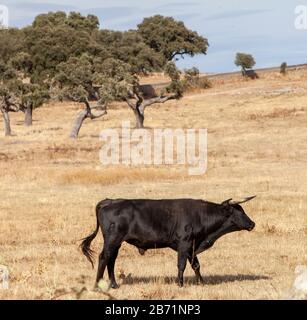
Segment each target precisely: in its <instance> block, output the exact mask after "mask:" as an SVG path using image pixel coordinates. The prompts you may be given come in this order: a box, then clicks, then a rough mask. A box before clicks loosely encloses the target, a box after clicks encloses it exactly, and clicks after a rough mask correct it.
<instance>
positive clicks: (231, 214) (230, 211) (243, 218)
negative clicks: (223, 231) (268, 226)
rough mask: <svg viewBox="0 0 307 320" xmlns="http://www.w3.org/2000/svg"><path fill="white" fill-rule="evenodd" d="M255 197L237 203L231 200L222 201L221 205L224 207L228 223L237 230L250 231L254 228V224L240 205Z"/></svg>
mask: <svg viewBox="0 0 307 320" xmlns="http://www.w3.org/2000/svg"><path fill="white" fill-rule="evenodd" d="M255 197H256V196H252V197H247V198H244V199H241V200H238V201H235V200H233V199H228V200H225V201H223V202H222V203H221V204H222V206H223V207H224V212H225V214H226V216H227V220H228V222H229V223H231V224H233V225H235V226H236V227H237V228H238V229H239V230H248V231H252V230H253V229H254V227H255V222H253V221H252V220H251V219H250V218H249V217H248V216H247V214H246V213H245V212H244V210H243V208H242V207H241V206H240V204H242V203H245V202H247V201H250V200H252V199H253V198H255Z"/></svg>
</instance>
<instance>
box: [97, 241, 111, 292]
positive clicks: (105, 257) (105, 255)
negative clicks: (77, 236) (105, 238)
mask: <svg viewBox="0 0 307 320" xmlns="http://www.w3.org/2000/svg"><path fill="white" fill-rule="evenodd" d="M109 259H110V253H109V248H106V246H104V247H103V250H102V252H101V253H100V255H99V263H98V270H97V276H96V283H95V288H97V287H98V282H99V280H101V279H103V275H104V271H105V268H106V266H107V264H108V261H109Z"/></svg>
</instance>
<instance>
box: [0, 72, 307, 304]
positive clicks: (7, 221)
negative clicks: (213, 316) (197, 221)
mask: <svg viewBox="0 0 307 320" xmlns="http://www.w3.org/2000/svg"><path fill="white" fill-rule="evenodd" d="M79 108H80V106H78V105H77V104H62V105H61V104H50V105H48V106H45V107H43V108H40V109H38V110H36V111H35V113H34V120H35V121H34V124H33V126H32V127H28V128H27V127H24V126H23V124H22V120H23V114H11V122H12V129H13V132H14V134H15V135H14V136H13V137H10V138H3V137H2V136H1V138H0V194H1V200H0V265H6V266H8V268H9V271H10V287H9V289H8V290H0V299H76V298H80V299H107V298H108V296H107V295H105V294H103V293H98V292H94V291H92V288H93V284H94V280H95V275H96V270H92V269H91V266H90V264H89V263H88V261H87V260H86V259H85V257H84V256H83V255H82V254H81V252H80V250H79V248H78V245H79V239H81V238H82V237H84V236H86V235H88V234H89V233H90V232H91V231H92V229H93V228H94V227H95V223H96V221H95V212H94V209H95V205H96V203H97V202H98V201H99V200H101V199H104V198H106V197H110V198H112V197H126V198H179V197H192V198H202V199H207V200H210V201H216V202H221V201H222V200H225V199H227V198H231V197H240V196H244V195H253V194H256V195H257V198H256V199H255V200H253V201H251V202H248V203H246V204H245V205H244V208H245V209H246V213H247V214H248V215H249V216H250V217H251V218H252V219H253V220H254V221H255V222H256V228H255V230H253V231H252V232H250V233H249V232H245V231H244V232H239V233H233V234H229V235H226V236H224V237H222V238H221V239H219V240H218V241H217V243H216V244H215V245H214V246H213V248H211V249H209V250H208V251H206V252H204V253H202V254H201V255H200V256H199V259H200V262H201V265H202V269H201V270H202V274H203V276H204V278H205V282H206V283H205V284H204V285H197V284H196V283H195V281H194V273H193V271H192V269H191V268H190V266H189V265H187V269H186V272H185V281H186V285H185V286H184V288H178V287H177V285H176V283H175V279H176V278H175V277H176V275H177V258H176V253H175V252H173V251H171V250H170V249H165V250H164V249H163V250H150V251H147V252H146V254H145V255H144V256H140V255H139V253H138V250H137V249H136V248H135V247H132V246H129V245H127V244H124V245H123V246H122V248H121V250H120V253H119V257H118V259H117V263H116V274H117V278H118V279H120V280H119V283H120V284H121V286H120V288H119V289H118V290H110V291H109V293H110V294H111V295H112V296H113V297H114V298H116V299H280V298H282V297H283V294H284V292H285V291H286V290H287V289H288V288H289V287H290V286H291V284H292V281H293V276H294V269H295V267H296V266H297V265H300V264H306V263H307V261H306V235H307V229H306V213H307V205H306V204H307V192H306V190H307V165H306V164H307V72H304V71H293V72H291V74H290V75H288V76H286V77H281V76H279V74H275V75H273V74H268V75H266V76H263V77H262V78H261V79H259V80H254V81H243V80H242V79H241V78H240V77H236V78H234V79H229V80H227V81H226V80H225V81H224V80H223V79H216V80H215V83H214V86H213V88H212V89H208V90H206V91H203V92H199V93H197V94H195V93H194V94H193V95H192V94H191V95H187V96H186V97H184V98H183V99H182V100H180V101H170V102H167V103H165V104H163V105H156V106H153V107H150V108H148V110H146V119H145V125H146V126H147V127H148V128H157V127H159V128H161V127H170V128H207V129H208V169H207V172H206V174H204V175H202V176H189V175H188V173H187V170H186V169H187V168H185V167H181V166H169V167H167V166H162V167H159V166H156V167H154V166H152V167H147V168H145V167H137V168H135V167H134V168H133V167H132V168H126V167H122V166H113V167H107V168H105V167H102V166H101V164H100V162H99V150H100V148H101V146H102V142H101V141H99V133H100V131H101V130H102V129H103V128H120V127H121V121H122V119H131V121H133V114H132V113H131V111H130V110H129V109H128V108H127V107H126V106H124V105H120V104H119V105H114V106H112V108H111V109H110V110H109V112H108V114H107V116H106V117H104V118H100V119H97V120H95V121H90V120H88V121H86V122H85V124H84V126H83V127H82V129H81V132H80V138H79V140H77V141H72V140H70V139H69V138H68V135H69V131H70V127H71V123H72V120H73V117H74V116H75V114H76V112H77V111H78V109H79ZM0 132H1V135H2V132H3V126H2V123H1V125H0ZM101 246H102V237H101V235H100V234H99V236H98V237H97V238H96V239H95V241H94V242H93V247H94V249H95V250H96V252H97V253H98V252H99V250H100V249H101ZM83 288H85V289H83Z"/></svg>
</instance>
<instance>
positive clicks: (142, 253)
mask: <svg viewBox="0 0 307 320" xmlns="http://www.w3.org/2000/svg"><path fill="white" fill-rule="evenodd" d="M138 249H139V254H140V255H142V256H143V255H144V254H145V252H146V250H145V249H141V248H138Z"/></svg>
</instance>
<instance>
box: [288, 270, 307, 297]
mask: <svg viewBox="0 0 307 320" xmlns="http://www.w3.org/2000/svg"><path fill="white" fill-rule="evenodd" d="M295 275H296V276H295V279H294V282H293V285H292V288H291V289H290V290H288V291H287V292H286V293H285V295H284V297H283V298H284V299H285V300H307V266H297V267H296V268H295Z"/></svg>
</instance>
